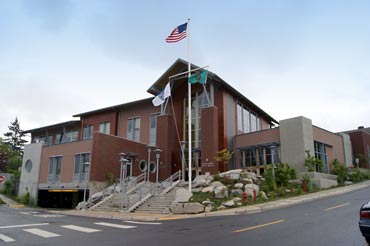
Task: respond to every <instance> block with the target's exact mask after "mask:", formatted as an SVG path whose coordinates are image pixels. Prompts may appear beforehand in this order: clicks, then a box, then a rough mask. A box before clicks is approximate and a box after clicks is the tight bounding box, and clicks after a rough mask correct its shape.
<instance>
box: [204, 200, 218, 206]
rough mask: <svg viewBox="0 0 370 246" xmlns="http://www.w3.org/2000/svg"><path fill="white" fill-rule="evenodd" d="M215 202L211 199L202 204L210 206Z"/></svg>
mask: <svg viewBox="0 0 370 246" xmlns="http://www.w3.org/2000/svg"><path fill="white" fill-rule="evenodd" d="M214 204H215V203H214V202H211V201H210V200H205V201H203V202H202V205H204V206H210V205H214Z"/></svg>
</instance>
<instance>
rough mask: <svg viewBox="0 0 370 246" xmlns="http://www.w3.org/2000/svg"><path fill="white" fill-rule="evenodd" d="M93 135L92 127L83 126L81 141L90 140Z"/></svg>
mask: <svg viewBox="0 0 370 246" xmlns="http://www.w3.org/2000/svg"><path fill="white" fill-rule="evenodd" d="M93 133H94V126H93V125H91V126H85V127H84V129H83V136H82V139H83V140H86V139H92V137H93Z"/></svg>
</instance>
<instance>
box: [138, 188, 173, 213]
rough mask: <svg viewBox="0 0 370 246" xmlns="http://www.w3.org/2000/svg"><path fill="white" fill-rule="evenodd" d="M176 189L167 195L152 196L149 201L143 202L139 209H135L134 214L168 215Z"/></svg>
mask: <svg viewBox="0 0 370 246" xmlns="http://www.w3.org/2000/svg"><path fill="white" fill-rule="evenodd" d="M176 190H177V187H174V188H173V189H172V190H171V191H170V192H168V193H167V194H159V195H155V196H152V197H151V198H150V199H149V200H147V201H146V202H144V203H143V204H142V205H141V206H140V207H138V208H137V209H135V211H134V212H135V213H155V214H168V213H170V207H171V205H172V202H173V201H175V197H176Z"/></svg>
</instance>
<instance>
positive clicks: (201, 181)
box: [192, 175, 213, 187]
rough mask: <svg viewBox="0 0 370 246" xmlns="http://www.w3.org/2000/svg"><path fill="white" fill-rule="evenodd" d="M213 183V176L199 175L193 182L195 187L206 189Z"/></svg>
mask: <svg viewBox="0 0 370 246" xmlns="http://www.w3.org/2000/svg"><path fill="white" fill-rule="evenodd" d="M212 181H213V176H210V175H198V176H197V177H195V179H194V181H193V182H192V186H193V187H206V186H208V185H209V184H210V183H211V182H212Z"/></svg>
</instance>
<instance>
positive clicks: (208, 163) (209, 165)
mask: <svg viewBox="0 0 370 246" xmlns="http://www.w3.org/2000/svg"><path fill="white" fill-rule="evenodd" d="M210 167H215V164H214V163H213V162H203V163H202V168H210Z"/></svg>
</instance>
